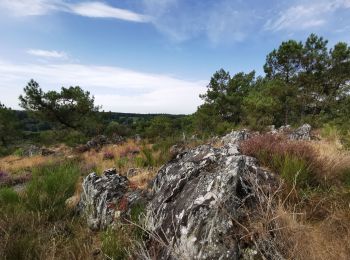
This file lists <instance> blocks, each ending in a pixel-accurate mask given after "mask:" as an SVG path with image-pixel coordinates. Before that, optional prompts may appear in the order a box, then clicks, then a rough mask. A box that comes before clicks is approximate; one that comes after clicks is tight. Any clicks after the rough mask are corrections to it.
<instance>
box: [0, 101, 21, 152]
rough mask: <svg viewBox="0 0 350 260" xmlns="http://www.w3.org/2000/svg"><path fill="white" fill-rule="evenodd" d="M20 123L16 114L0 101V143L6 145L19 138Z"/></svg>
mask: <svg viewBox="0 0 350 260" xmlns="http://www.w3.org/2000/svg"><path fill="white" fill-rule="evenodd" d="M19 129H20V123H19V120H18V118H17V116H16V114H15V113H14V112H13V111H12V110H11V109H10V108H7V107H5V106H4V105H3V104H1V102H0V145H1V146H8V145H9V144H10V143H12V142H14V141H15V140H16V139H19V137H20V135H21V131H20V130H19Z"/></svg>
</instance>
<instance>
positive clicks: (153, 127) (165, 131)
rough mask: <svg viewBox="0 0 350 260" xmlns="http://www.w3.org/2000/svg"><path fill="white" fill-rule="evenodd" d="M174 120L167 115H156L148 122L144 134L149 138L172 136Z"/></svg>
mask: <svg viewBox="0 0 350 260" xmlns="http://www.w3.org/2000/svg"><path fill="white" fill-rule="evenodd" d="M175 134H176V133H175V127H174V122H173V120H171V119H170V118H169V117H166V116H157V117H155V118H153V119H152V120H151V122H150V126H149V127H148V128H147V129H146V135H147V136H148V137H151V138H156V137H158V138H165V137H168V136H174V135H175Z"/></svg>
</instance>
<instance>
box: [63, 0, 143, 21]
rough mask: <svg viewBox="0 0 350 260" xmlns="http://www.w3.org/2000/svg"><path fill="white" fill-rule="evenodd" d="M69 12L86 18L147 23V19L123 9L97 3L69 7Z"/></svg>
mask: <svg viewBox="0 0 350 260" xmlns="http://www.w3.org/2000/svg"><path fill="white" fill-rule="evenodd" d="M70 11H71V12H73V13H75V14H78V15H82V16H87V17H95V18H115V19H122V20H127V21H133V22H147V21H148V20H149V18H148V17H147V16H145V15H141V14H137V13H134V12H131V11H129V10H125V9H119V8H115V7H112V6H109V5H107V4H104V3H99V2H86V3H80V4H76V5H70Z"/></svg>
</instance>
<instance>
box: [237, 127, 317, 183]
mask: <svg viewBox="0 0 350 260" xmlns="http://www.w3.org/2000/svg"><path fill="white" fill-rule="evenodd" d="M240 149H241V150H242V152H243V153H244V154H246V155H250V156H253V157H256V158H257V159H258V160H259V161H260V163H261V164H263V165H265V166H268V167H269V168H271V169H272V170H273V171H275V172H277V173H279V174H280V175H281V176H282V178H284V179H285V180H286V181H287V182H289V183H291V184H292V183H294V182H296V183H297V184H298V185H301V186H306V185H313V184H315V181H316V178H314V177H315V173H316V172H317V170H318V167H319V165H320V163H319V162H318V160H317V155H316V153H315V151H314V150H313V149H312V147H311V146H309V145H308V144H307V143H305V142H302V141H290V140H287V139H286V137H284V136H280V135H273V134H264V135H257V136H254V137H252V138H250V139H248V140H245V141H243V142H242V143H241V145H240Z"/></svg>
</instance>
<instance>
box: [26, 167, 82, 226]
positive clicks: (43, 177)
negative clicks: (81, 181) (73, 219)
mask: <svg viewBox="0 0 350 260" xmlns="http://www.w3.org/2000/svg"><path fill="white" fill-rule="evenodd" d="M79 174H80V172H79V166H78V165H77V164H76V163H72V162H68V163H66V162H65V163H59V164H53V165H47V166H42V167H39V168H35V169H34V170H33V179H32V181H31V182H30V183H29V184H28V187H27V190H26V194H25V204H26V206H27V207H28V209H29V210H32V211H40V212H43V213H45V214H47V215H48V216H49V217H50V218H54V219H59V218H61V217H62V216H63V215H65V201H66V199H67V198H69V197H70V196H72V195H73V194H74V191H75V185H76V182H77V180H78V177H79Z"/></svg>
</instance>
